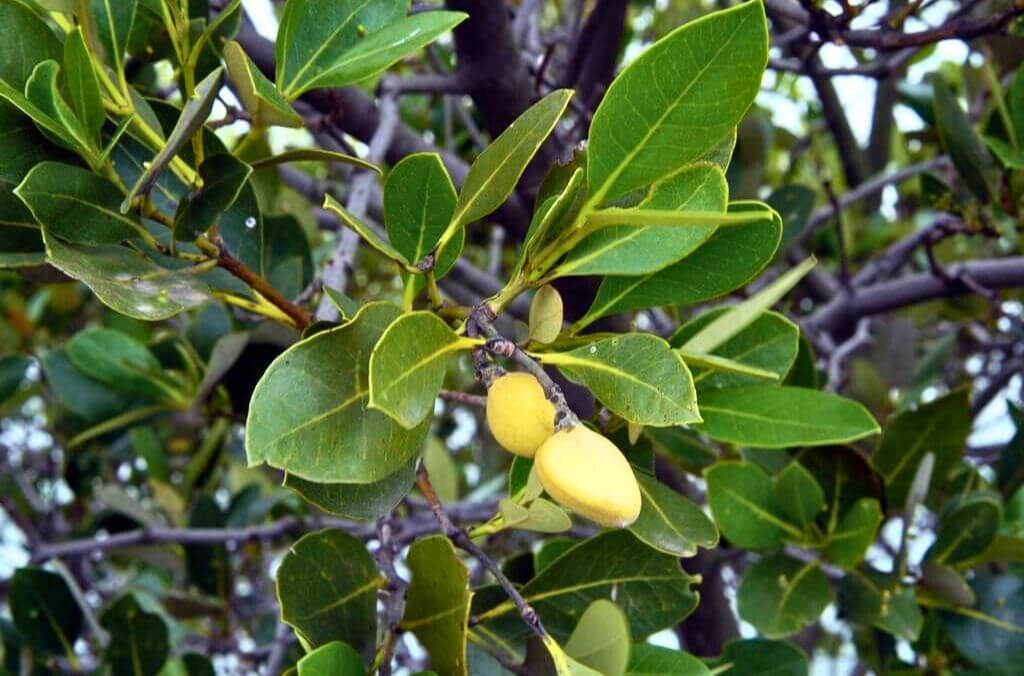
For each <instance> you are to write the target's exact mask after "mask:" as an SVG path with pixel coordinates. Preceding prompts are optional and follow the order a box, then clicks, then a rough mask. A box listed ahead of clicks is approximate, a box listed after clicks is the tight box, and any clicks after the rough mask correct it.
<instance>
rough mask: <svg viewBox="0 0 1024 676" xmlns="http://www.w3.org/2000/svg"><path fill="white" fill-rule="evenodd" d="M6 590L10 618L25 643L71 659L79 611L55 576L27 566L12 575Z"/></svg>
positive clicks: (64, 585)
mask: <svg viewBox="0 0 1024 676" xmlns="http://www.w3.org/2000/svg"><path fill="white" fill-rule="evenodd" d="M10 585H11V586H10V589H9V592H8V593H9V594H10V596H9V604H10V609H11V616H12V617H13V618H14V625H15V626H16V627H17V628H18V632H19V633H20V634H21V635H22V636H23V637H24V638H25V640H26V641H28V643H30V644H31V645H33V646H34V647H36V648H38V649H40V650H44V651H46V652H49V653H57V654H63V655H65V656H69V657H70V656H71V655H73V654H74V644H75V641H76V640H77V639H78V635H79V633H80V632H81V630H82V624H83V617H82V609H81V608H80V607H79V605H78V602H77V601H76V600H75V597H74V595H73V594H72V593H71V590H70V589H69V588H68V584H67V582H66V581H65V580H64V578H63V577H62V576H60V575H58V574H57V573H51V572H49V571H46V570H43V569H42V568H36V567H35V566H29V567H26V568H19V569H18V570H16V571H14V576H13V577H12V578H11V583H10Z"/></svg>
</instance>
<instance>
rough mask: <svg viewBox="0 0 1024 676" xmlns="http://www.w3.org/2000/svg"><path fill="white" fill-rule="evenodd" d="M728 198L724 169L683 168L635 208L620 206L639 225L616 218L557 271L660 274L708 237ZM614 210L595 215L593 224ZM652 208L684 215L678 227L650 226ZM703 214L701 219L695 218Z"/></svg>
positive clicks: (562, 273) (705, 165)
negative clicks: (649, 217)
mask: <svg viewBox="0 0 1024 676" xmlns="http://www.w3.org/2000/svg"><path fill="white" fill-rule="evenodd" d="M728 202H729V186H728V185H727V184H726V182H725V174H723V173H722V170H721V169H719V168H718V167H716V166H715V165H713V164H711V163H709V162H704V163H699V164H693V165H690V166H687V167H684V168H683V169H681V170H680V171H678V172H677V173H675V174H673V175H672V176H669V177H668V178H665V179H663V180H662V181H660V182H658V183H656V184H655V185H654V186H652V187H651V190H650V193H649V194H648V195H647V197H646V199H644V201H643V202H641V203H640V204H639V205H638V206H637V207H636V208H635V209H629V210H625V209H619V210H617V212H618V213H620V214H622V215H623V216H626V215H628V216H630V217H635V218H637V219H640V222H639V224H632V225H630V224H626V223H625V220H626V219H625V218H622V219H621V220H622V222H621V223H620V222H618V221H615V222H614V224H613V225H611V226H607V227H603V228H601V229H600V230H597V231H596V232H594V233H593V234H591V235H588V236H587V237H586V238H585V239H584V240H583V241H582V242H580V243H579V244H578V245H576V247H575V248H573V250H572V251H570V252H569V255H568V256H566V259H565V261H563V262H562V264H561V265H559V266H558V268H557V270H556V272H555V274H557V275H558V276H561V277H565V276H570V275H640V274H646V273H652V272H656V271H657V270H660V269H662V268H664V267H666V266H667V265H670V264H672V263H675V262H676V261H678V260H680V259H682V258H685V257H686V256H687V255H689V254H691V253H692V252H693V251H694V250H696V249H697V247H699V246H700V245H701V244H703V243H704V242H705V241H707V239H708V238H709V237H710V236H711V235H712V234H713V233H714V232H715V230H716V229H717V228H718V225H719V224H720V223H722V222H724V220H725V219H726V218H727V215H726V214H725V210H726V207H727V205H728ZM609 211H611V210H608V209H606V210H604V211H603V212H597V213H595V214H593V215H591V216H590V217H589V218H588V222H592V221H593V220H594V219H596V218H597V217H598V215H607V214H608V212H609ZM648 212H656V213H658V214H666V215H668V216H671V217H673V218H675V219H680V222H677V223H676V225H678V226H679V227H671V226H668V227H666V226H660V225H653V224H652V225H646V224H644V222H643V218H644V217H645V216H646V215H647V213H648ZM698 212H699V214H700V217H699V218H694V216H695V213H698ZM715 214H719V216H714V215H715ZM738 215H740V214H733V216H738ZM742 216H744V217H746V216H747V215H746V214H743V215H742ZM687 218H692V219H693V222H692V223H690V224H685V223H683V222H681V221H682V219H687ZM719 219H722V220H719Z"/></svg>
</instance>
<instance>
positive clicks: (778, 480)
mask: <svg viewBox="0 0 1024 676" xmlns="http://www.w3.org/2000/svg"><path fill="white" fill-rule="evenodd" d="M774 483H775V502H776V504H778V506H779V509H780V511H781V512H782V515H783V516H785V517H786V519H787V520H788V521H789V522H790V523H795V524H797V525H798V526H800V527H802V528H806V527H807V526H809V525H810V524H812V523H813V522H814V520H815V519H816V518H817V516H818V514H820V513H821V511H822V510H823V509H825V493H824V491H822V490H821V486H820V485H819V484H818V482H817V480H816V479H815V478H814V476H813V475H812V474H811V473H810V472H808V471H807V470H806V469H804V466H803V465H801V464H800V463H799V462H796V461H793V462H790V463H789V464H788V465H786V466H785V467H784V468H783V470H782V471H781V472H779V473H778V474H777V475H776V476H775V479H774Z"/></svg>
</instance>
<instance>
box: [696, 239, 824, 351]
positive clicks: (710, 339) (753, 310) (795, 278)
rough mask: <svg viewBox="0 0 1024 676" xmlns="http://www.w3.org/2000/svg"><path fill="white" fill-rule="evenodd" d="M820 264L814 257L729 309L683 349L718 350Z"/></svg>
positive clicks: (697, 334) (705, 327)
mask: <svg viewBox="0 0 1024 676" xmlns="http://www.w3.org/2000/svg"><path fill="white" fill-rule="evenodd" d="M816 263H817V261H816V260H815V259H814V257H813V256H812V257H811V258H808V259H806V260H805V261H804V262H802V263H800V264H799V265H797V266H796V267H794V268H793V269H792V270H789V271H787V272H786V273H785V274H784V275H782V276H780V277H779V278H778V279H776V280H775V281H774V282H772V283H771V284H769V285H768V286H766V287H764V288H763V289H761V290H760V291H758V292H757V293H755V294H754V295H753V296H751V297H750V298H747V299H746V300H744V301H743V302H742V303H739V304H738V305H735V306H733V307H731V308H729V309H728V310H727V311H726V312H724V313H722V315H721V316H719V317H716V318H715V319H714V320H713V321H711V322H709V323H708V324H707V325H706V326H704V327H703V328H702V329H701V330H700V331H698V332H697V333H696V335H694V336H693V337H691V338H689V339H688V340H687V341H686V342H685V343H683V345H682V349H684V350H688V351H690V352H703V353H709V352H713V351H714V349H715V348H716V347H718V346H719V345H721V344H722V343H724V342H725V341H727V340H729V339H730V338H732V337H733V336H735V335H736V334H738V333H740V332H741V331H743V329H745V328H747V327H748V326H750V325H751V324H753V323H754V322H755V321H756V320H757V319H758V317H760V316H761V314H762V313H764V312H766V311H768V310H769V309H771V307H772V306H773V305H775V304H776V303H777V302H779V301H780V300H781V299H782V298H783V296H785V295H786V294H787V293H789V291H790V290H791V289H792V288H793V287H794V286H796V285H797V283H799V282H800V280H801V279H803V278H804V276H805V275H807V273H808V272H810V271H811V268H813V267H814V265H815V264H816Z"/></svg>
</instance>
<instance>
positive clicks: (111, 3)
mask: <svg viewBox="0 0 1024 676" xmlns="http://www.w3.org/2000/svg"><path fill="white" fill-rule="evenodd" d="M89 7H90V12H91V14H92V19H93V23H94V24H95V26H96V33H97V35H98V36H99V41H100V45H101V46H102V49H103V52H104V56H105V57H106V59H107V64H108V65H109V66H110V67H111V69H113V71H114V72H115V73H121V72H123V71H124V57H125V52H127V51H128V40H129V38H130V37H131V33H132V25H133V24H134V23H135V12H136V9H137V8H138V0H90V5H89Z"/></svg>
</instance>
